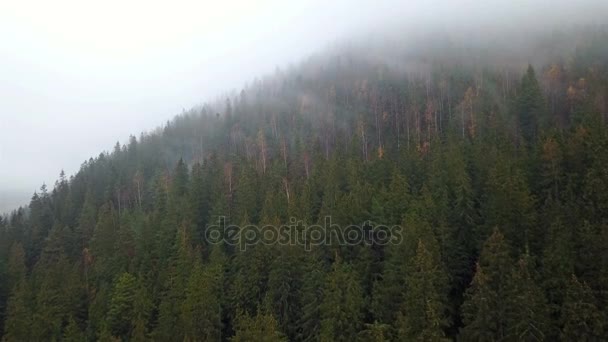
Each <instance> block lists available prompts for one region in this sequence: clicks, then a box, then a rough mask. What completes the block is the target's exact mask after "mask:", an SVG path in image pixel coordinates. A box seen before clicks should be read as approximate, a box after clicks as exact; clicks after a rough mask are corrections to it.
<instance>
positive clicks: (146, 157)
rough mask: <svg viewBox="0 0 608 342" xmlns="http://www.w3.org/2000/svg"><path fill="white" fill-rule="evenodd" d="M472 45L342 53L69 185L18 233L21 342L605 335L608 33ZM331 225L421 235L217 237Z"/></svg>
mask: <svg viewBox="0 0 608 342" xmlns="http://www.w3.org/2000/svg"><path fill="white" fill-rule="evenodd" d="M461 39H462V38H459V37H448V36H441V37H432V36H425V37H421V38H420V39H414V40H411V41H408V42H407V43H406V42H402V41H400V40H399V39H395V40H390V41H389V40H386V41H382V42H367V43H349V44H341V45H336V46H334V47H332V48H329V49H328V50H327V51H325V52H323V53H319V54H316V55H314V56H312V57H310V58H308V59H306V60H304V61H302V62H301V63H299V64H297V65H294V66H290V67H287V68H280V69H277V70H276V72H275V73H273V74H271V75H267V76H264V77H261V78H259V79H256V80H254V81H252V82H250V83H249V84H247V85H246V86H244V87H243V88H242V89H240V90H239V91H234V92H229V93H227V94H226V96H222V97H221V98H220V99H218V100H215V101H210V102H208V103H205V104H203V105H200V106H197V107H195V108H192V109H191V110H188V111H184V112H183V113H181V114H180V115H177V116H176V117H175V118H174V119H172V120H171V121H169V122H167V123H166V124H165V125H163V126H162V127H159V128H158V129H156V130H154V131H152V132H147V133H142V134H141V135H139V136H132V137H131V138H130V139H129V141H126V142H121V143H117V144H116V146H115V147H114V148H113V149H112V150H111V151H110V152H102V153H100V154H99V155H98V156H96V157H94V158H91V159H89V160H87V161H85V162H84V163H83V164H82V166H81V168H80V170H79V171H78V172H77V173H76V174H74V175H72V176H68V175H66V174H64V173H63V172H61V174H60V175H59V178H58V180H57V181H56V183H55V184H54V185H52V186H50V185H43V186H42V187H41V188H40V190H39V191H37V192H36V193H34V194H33V196H32V198H31V201H30V203H29V204H28V205H26V206H24V207H22V208H19V209H17V210H15V211H13V212H11V213H9V214H7V215H4V216H2V217H1V220H0V336H2V338H1V339H2V341H5V342H12V341H60V340H62V341H127V340H128V341H150V340H152V341H443V340H460V341H601V340H606V336H608V309H607V308H608V126H607V120H608V31H606V29H605V28H578V29H572V30H569V31H568V30H567V31H560V32H556V31H553V32H544V33H542V34H540V33H539V34H530V35H529V36H527V37H526V38H525V39H524V40H522V41H521V42H520V43H519V44H517V46H515V45H514V46H510V47H504V45H503V46H502V48H501V45H499V44H500V43H501V42H492V41H486V42H478V43H475V44H473V43H469V44H466V43H464V42H463V41H462V40H461ZM209 81H210V82H212V80H209ZM75 143H76V142H75ZM66 153H69V151H66ZM58 171H59V170H58ZM327 217H331V222H332V224H333V226H332V227H338V228H336V229H338V230H341V229H346V227H348V226H349V225H363V224H364V223H365V222H368V223H370V224H372V226H373V225H376V226H377V225H384V226H399V227H401V228H402V230H401V237H402V239H400V240H399V241H398V243H389V244H377V243H365V242H361V243H339V242H337V241H332V242H331V243H322V244H315V245H313V246H304V245H301V244H294V243H274V244H262V243H252V244H250V245H248V246H247V248H246V249H243V248H239V244H238V243H237V244H234V243H231V242H230V241H223V242H219V243H218V242H217V241H210V239H209V238H208V237H209V236H210V235H211V234H210V233H211V230H212V229H217V228H218V222H219V221H220V220H221V219H222V218H223V220H225V222H226V224H227V225H228V224H231V225H235V226H238V227H241V228H242V227H246V226H248V225H257V226H264V225H275V226H280V225H283V224H290V223H293V222H294V221H301V222H303V223H305V224H308V225H312V224H319V225H320V226H321V227H324V229H328V228H327V227H326V226H324V225H323V223H324V222H325V220H326V218H327ZM372 233H373V232H372ZM237 239H238V238H237Z"/></svg>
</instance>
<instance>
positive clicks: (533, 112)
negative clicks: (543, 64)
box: [515, 65, 547, 144]
mask: <svg viewBox="0 0 608 342" xmlns="http://www.w3.org/2000/svg"><path fill="white" fill-rule="evenodd" d="M515 108H516V111H517V112H516V114H517V116H518V119H519V126H520V130H521V136H522V138H523V141H524V142H525V143H527V144H534V143H535V142H536V138H537V137H538V130H539V127H544V126H546V124H547V117H546V105H545V99H544V97H543V94H542V90H541V88H540V85H539V84H538V81H537V79H536V75H535V72H534V68H532V66H531V65H528V70H527V71H526V74H525V75H524V76H523V77H522V79H521V84H520V86H519V90H518V97H517V99H516V105H515Z"/></svg>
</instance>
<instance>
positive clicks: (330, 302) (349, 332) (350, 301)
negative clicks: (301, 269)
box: [319, 259, 364, 341]
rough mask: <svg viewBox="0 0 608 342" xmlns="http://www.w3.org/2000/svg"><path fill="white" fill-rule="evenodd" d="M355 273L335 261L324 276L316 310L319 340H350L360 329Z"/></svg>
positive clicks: (360, 297)
mask: <svg viewBox="0 0 608 342" xmlns="http://www.w3.org/2000/svg"><path fill="white" fill-rule="evenodd" d="M354 272H355V271H353V270H352V268H351V267H350V266H349V265H348V264H344V263H342V262H341V261H340V260H339V259H338V260H336V261H335V262H334V264H333V269H332V272H330V273H329V274H328V275H327V279H326V280H325V286H324V288H323V302H322V303H321V307H320V308H319V309H320V315H321V330H320V334H319V340H320V341H352V340H354V339H355V338H356V336H357V334H358V333H359V331H360V330H361V328H362V326H361V318H362V314H363V305H364V303H363V293H362V290H361V287H360V285H359V284H358V277H357V276H356V275H355V273H354Z"/></svg>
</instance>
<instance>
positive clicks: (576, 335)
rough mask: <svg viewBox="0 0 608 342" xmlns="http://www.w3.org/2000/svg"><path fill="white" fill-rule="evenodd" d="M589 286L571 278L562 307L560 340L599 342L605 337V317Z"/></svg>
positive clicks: (573, 277)
mask: <svg viewBox="0 0 608 342" xmlns="http://www.w3.org/2000/svg"><path fill="white" fill-rule="evenodd" d="M596 302H597V301H596V299H595V298H594V296H593V293H592V291H591V289H590V288H589V286H587V285H586V284H585V283H581V282H580V281H579V280H578V279H577V278H576V277H575V276H572V278H571V280H570V282H569V284H568V288H567V291H566V298H565V300H564V304H563V305H562V310H561V312H562V318H561V323H562V325H563V327H562V333H561V338H562V340H564V341H573V340H576V341H600V340H602V339H603V338H604V337H605V332H606V330H605V329H606V328H605V317H604V315H603V314H602V312H601V311H600V310H599V308H598V307H597V304H596Z"/></svg>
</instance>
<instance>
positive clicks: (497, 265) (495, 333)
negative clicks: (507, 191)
mask: <svg viewBox="0 0 608 342" xmlns="http://www.w3.org/2000/svg"><path fill="white" fill-rule="evenodd" d="M509 253H510V251H509V247H508V245H507V243H506V241H505V238H504V236H503V235H502V234H501V233H500V232H499V231H498V229H495V230H494V233H493V234H492V235H491V236H490V237H489V238H488V240H487V241H486V242H485V244H484V247H483V249H482V251H481V255H480V257H479V262H478V263H477V270H476V273H475V277H474V278H473V282H472V284H471V287H470V288H469V289H467V292H466V295H465V302H464V304H463V306H462V310H463V317H464V328H463V329H462V337H463V338H466V339H467V340H474V341H495V340H500V339H504V338H506V337H507V334H508V325H507V320H508V318H507V315H508V307H509V304H508V301H509V296H510V294H511V293H510V291H509V290H510V289H509V285H510V277H511V274H512V272H513V266H512V264H513V263H512V259H511V257H510V255H509Z"/></svg>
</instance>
